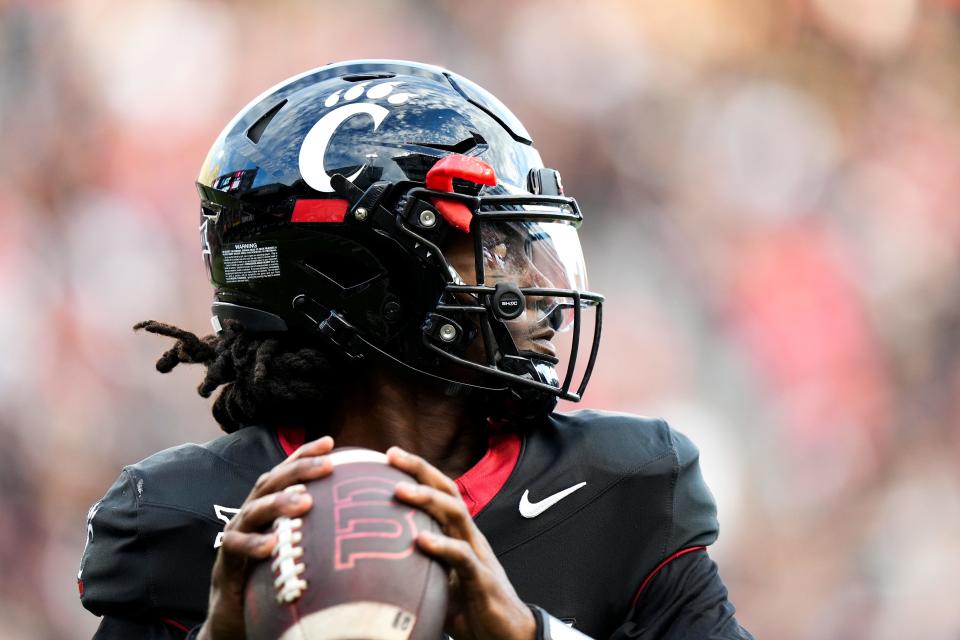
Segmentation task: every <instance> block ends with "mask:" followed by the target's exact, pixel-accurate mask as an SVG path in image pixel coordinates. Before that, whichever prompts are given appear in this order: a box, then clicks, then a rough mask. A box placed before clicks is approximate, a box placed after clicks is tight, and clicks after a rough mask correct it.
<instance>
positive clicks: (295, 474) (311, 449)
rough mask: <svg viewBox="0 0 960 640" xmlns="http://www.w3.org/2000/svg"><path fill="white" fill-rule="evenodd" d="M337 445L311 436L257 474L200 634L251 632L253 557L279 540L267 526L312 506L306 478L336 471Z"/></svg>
mask: <svg viewBox="0 0 960 640" xmlns="http://www.w3.org/2000/svg"><path fill="white" fill-rule="evenodd" d="M331 449H333V438H331V437H330V436H324V437H323V438H320V439H318V440H313V441H311V442H308V443H306V444H304V445H303V446H301V447H300V448H299V449H297V450H296V451H294V452H293V453H292V454H291V455H290V457H289V458H287V459H286V460H284V461H283V462H281V463H280V464H278V465H277V466H275V467H274V468H273V469H271V470H270V471H268V472H266V473H265V474H263V475H262V476H260V478H259V479H258V480H257V483H256V484H255V485H254V486H253V490H251V491H250V495H248V496H247V499H246V500H244V501H243V505H241V507H240V511H238V512H237V515H235V516H234V517H233V518H232V519H231V520H230V522H229V523H228V524H227V526H226V527H224V529H223V546H221V547H220V551H219V553H218V554H217V560H216V562H214V565H213V574H212V576H211V581H210V607H209V609H208V610H207V619H206V620H205V621H204V623H203V627H202V628H201V629H200V633H199V635H198V638H202V639H204V640H220V639H235V638H244V637H246V630H245V629H244V622H243V594H244V589H245V588H246V584H247V577H248V576H249V573H250V569H251V568H252V565H253V562H255V561H257V560H262V559H264V558H269V557H270V553H271V552H272V551H273V548H274V546H276V544H277V536H276V534H275V533H273V532H269V531H268V532H264V531H263V529H264V528H265V527H267V526H269V525H270V523H272V522H273V521H274V520H275V519H276V518H277V517H279V516H288V517H297V516H301V515H303V514H304V513H306V512H307V511H308V510H309V509H310V507H311V506H312V505H313V499H312V498H311V497H310V494H309V493H307V492H306V488H305V487H304V486H303V484H302V483H304V482H307V481H309V480H315V479H317V478H322V477H324V476H327V475H329V474H330V472H331V471H332V470H333V465H332V464H331V463H330V460H329V459H328V458H327V457H326V456H325V454H327V453H329V452H330V450H331Z"/></svg>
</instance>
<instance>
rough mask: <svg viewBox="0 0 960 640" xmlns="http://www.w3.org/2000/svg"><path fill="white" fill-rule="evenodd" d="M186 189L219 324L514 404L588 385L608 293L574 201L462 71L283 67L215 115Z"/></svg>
mask: <svg viewBox="0 0 960 640" xmlns="http://www.w3.org/2000/svg"><path fill="white" fill-rule="evenodd" d="M197 188H198V190H199V192H200V199H201V218H200V222H201V226H200V230H201V238H202V246H203V256H204V260H205V262H206V267H207V272H208V275H209V277H210V280H211V282H212V283H213V285H214V287H215V289H216V292H215V301H214V303H213V309H212V310H213V319H212V322H213V325H214V328H215V329H216V330H217V331H219V330H220V328H221V326H222V325H223V322H224V321H225V320H238V321H240V322H241V323H242V324H243V325H244V326H245V327H246V329H247V330H250V331H257V332H280V331H302V332H311V333H313V334H315V335H318V336H321V337H322V338H323V340H324V341H325V342H326V344H327V345H328V346H330V347H332V348H333V349H334V350H335V351H337V352H339V353H341V354H343V355H344V356H345V357H347V358H351V359H357V358H378V359H380V361H382V362H389V363H393V364H394V365H396V366H398V367H401V368H402V369H403V370H405V371H412V372H416V373H417V374H420V375H422V376H424V380H434V381H437V382H440V383H442V384H443V385H445V388H446V389H448V390H453V389H460V390H465V389H467V390H468V389H479V390H482V391H484V392H486V393H489V394H493V397H495V398H497V399H498V400H500V402H497V403H495V404H494V403H491V405H490V410H491V412H492V413H496V412H501V411H502V412H503V413H504V414H505V415H509V416H514V417H522V416H531V415H537V414H540V413H543V412H544V411H549V410H551V409H552V408H553V406H554V405H555V404H556V400H557V398H564V399H567V400H573V401H577V400H579V399H580V398H581V396H582V395H583V392H584V389H585V388H586V386H587V382H588V380H589V378H590V373H591V371H592V369H593V365H594V362H595V360H596V356H597V349H598V347H599V343H600V329H601V325H602V316H601V311H602V302H603V297H602V296H601V295H599V294H596V293H591V292H589V291H587V289H586V287H587V281H586V271H585V268H584V265H583V256H582V253H581V251H580V243H579V240H578V238H577V231H576V230H577V228H578V227H579V226H580V223H581V220H582V216H581V213H580V209H579V207H578V206H577V202H576V201H575V200H574V199H573V198H570V197H567V196H565V195H564V193H563V188H562V185H561V182H560V176H559V174H558V173H557V172H556V171H554V170H552V169H547V168H544V166H543V163H542V161H541V159H540V155H539V154H538V153H537V151H536V150H535V149H534V148H533V146H532V140H531V138H530V134H528V133H527V131H526V129H524V127H523V125H522V124H521V123H520V121H519V120H518V119H517V118H516V117H515V116H514V115H513V114H512V113H511V112H510V111H509V110H508V109H507V108H506V107H505V106H504V105H503V104H502V103H501V102H500V101H499V100H497V98H495V97H494V96H493V95H491V94H490V93H488V92H487V91H486V90H484V89H482V88H481V87H479V86H477V85H476V84H474V83H473V82H471V81H469V80H467V79H466V78H463V77H462V76H459V75H457V74H454V73H451V72H449V71H447V70H445V69H442V68H439V67H434V66H430V65H425V64H419V63H414V62H403V61H392V60H357V61H350V62H342V63H338V64H331V65H328V66H325V67H321V68H319V69H314V70H312V71H308V72H306V73H303V74H300V75H298V76H295V77H293V78H290V79H289V80H286V81H284V82H282V83H280V84H279V85H277V86H275V87H273V88H271V89H269V90H268V91H266V92H265V93H263V94H262V95H260V96H259V97H257V98H256V99H254V100H253V101H252V102H251V103H250V104H249V105H247V106H246V107H245V108H244V109H243V110H242V111H240V113H238V114H237V115H236V117H234V118H233V120H232V121H231V122H230V123H229V124H228V125H227V126H226V128H225V129H224V130H223V132H222V133H221V134H220V136H219V137H218V138H217V140H216V142H215V143H214V144H213V147H212V148H211V149H210V152H209V154H208V155H207V158H206V161H205V162H204V164H203V168H202V169H201V171H200V177H199V179H198V181H197ZM581 344H582V345H583V346H582V347H581Z"/></svg>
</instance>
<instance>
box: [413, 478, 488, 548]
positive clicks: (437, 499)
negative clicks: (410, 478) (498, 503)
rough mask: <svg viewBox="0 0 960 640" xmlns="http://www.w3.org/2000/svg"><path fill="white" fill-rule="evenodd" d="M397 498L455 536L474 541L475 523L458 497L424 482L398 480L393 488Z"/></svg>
mask: <svg viewBox="0 0 960 640" xmlns="http://www.w3.org/2000/svg"><path fill="white" fill-rule="evenodd" d="M395 495H396V497H397V499H398V500H400V501H401V502H405V503H407V504H409V505H412V506H415V507H417V508H419V509H420V510H422V511H424V512H425V513H426V514H427V515H429V516H430V517H432V518H433V519H434V520H436V521H437V522H439V523H440V526H441V527H442V528H443V530H444V531H445V532H446V533H447V534H449V535H452V536H454V537H456V538H460V539H463V540H467V541H468V542H470V543H472V542H473V541H474V538H475V536H474V533H475V531H476V525H475V524H474V522H473V518H471V517H470V513H469V512H468V511H467V506H466V505H465V504H464V503H463V500H461V499H460V498H459V497H454V496H451V495H450V494H448V493H444V492H443V491H440V490H439V489H434V488H433V487H428V486H427V485H424V484H412V483H410V482H399V483H397V488H396V490H395Z"/></svg>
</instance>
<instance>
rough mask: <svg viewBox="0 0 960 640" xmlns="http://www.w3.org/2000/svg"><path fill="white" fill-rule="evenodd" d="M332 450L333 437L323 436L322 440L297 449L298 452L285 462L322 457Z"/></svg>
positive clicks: (305, 444) (312, 441)
mask: <svg viewBox="0 0 960 640" xmlns="http://www.w3.org/2000/svg"><path fill="white" fill-rule="evenodd" d="M332 450H333V438H332V437H331V436H323V437H322V438H317V439H316V440H311V441H310V442H305V443H303V444H302V445H300V446H299V447H297V450H296V451H294V452H293V453H291V454H290V455H289V456H288V457H287V459H286V460H285V461H284V462H290V461H293V460H299V459H300V458H305V457H309V456H322V455H324V454H327V453H330V452H331V451H332Z"/></svg>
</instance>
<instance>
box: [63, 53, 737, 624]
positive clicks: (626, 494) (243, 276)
mask: <svg viewBox="0 0 960 640" xmlns="http://www.w3.org/2000/svg"><path fill="white" fill-rule="evenodd" d="M197 188H198V190H199V193H200V202H201V207H200V212H201V215H200V236H201V241H202V247H203V257H204V260H205V262H206V268H207V273H208V275H209V277H210V280H211V281H212V283H213V286H214V289H215V294H214V302H213V307H212V313H213V317H212V323H213V328H214V330H215V333H214V334H212V335H209V336H207V337H204V338H198V337H197V336H196V335H194V334H192V333H189V332H187V331H183V330H181V329H178V328H176V327H172V326H169V325H165V324H161V323H158V322H154V321H149V322H144V323H141V324H139V325H137V328H142V329H145V330H147V331H150V332H152V333H158V334H162V335H165V336H169V337H172V338H174V339H176V343H175V345H174V346H173V348H171V349H170V350H169V351H167V352H166V353H164V354H163V356H162V357H161V358H160V360H159V361H158V362H157V368H158V369H159V370H160V371H161V372H164V373H165V372H168V371H170V370H171V369H173V368H174V367H175V366H177V364H179V363H201V364H203V365H204V366H205V367H206V377H205V378H204V380H203V382H202V384H201V385H200V387H199V393H200V395H202V396H204V397H208V396H210V395H211V394H212V393H213V392H214V391H216V390H217V389H220V388H221V387H222V389H221V390H220V392H219V394H218V396H217V398H216V400H215V402H214V405H213V414H214V417H215V418H216V420H217V421H218V422H219V423H220V425H221V426H222V428H223V429H224V431H226V432H227V435H224V436H222V437H220V438H217V439H215V440H212V441H210V442H208V443H206V444H203V445H195V444H186V445H183V446H179V447H175V448H172V449H168V450H166V451H162V452H160V453H157V454H155V455H153V456H150V457H149V458H147V459H145V460H143V461H141V462H139V463H137V464H134V465H131V466H128V467H126V468H125V469H124V470H123V471H122V473H121V474H120V477H119V479H118V480H117V481H116V483H115V484H114V485H113V487H111V488H110V490H109V491H108V492H107V494H106V495H105V496H104V498H103V499H102V500H100V501H99V502H98V503H97V504H96V505H94V507H93V508H92V509H91V510H90V513H89V516H88V526H87V533H88V540H87V546H86V549H85V551H84V554H83V558H82V560H81V566H80V573H79V576H78V578H79V588H80V595H81V599H82V602H83V605H84V606H85V607H86V608H87V609H89V610H90V611H92V612H93V613H95V614H97V615H100V616H103V620H102V622H101V624H100V628H99V630H98V632H97V636H96V637H98V638H183V637H190V638H208V639H221V638H242V637H244V635H245V632H244V623H243V619H244V617H243V606H244V601H243V592H244V584H245V580H246V576H247V574H248V569H249V567H250V566H251V564H252V563H253V562H255V561H258V560H262V559H265V558H268V557H269V556H270V553H271V550H272V549H273V547H274V545H275V544H276V542H277V540H276V537H275V535H273V534H272V533H270V532H269V525H270V523H271V522H272V521H273V520H274V519H275V518H276V517H278V516H280V515H286V516H297V515H300V514H303V513H305V512H306V511H307V510H309V509H310V506H311V501H310V497H309V495H308V494H306V493H305V492H304V489H303V486H302V484H303V483H304V482H306V481H309V480H312V479H315V478H320V477H323V476H326V475H328V474H330V473H331V472H332V466H331V463H330V461H329V460H328V458H327V457H326V456H325V454H327V453H328V452H329V451H330V450H331V449H332V448H333V447H334V442H336V444H337V446H362V447H369V448H372V449H376V450H379V451H386V452H387V454H388V458H389V461H390V463H391V464H393V465H395V466H396V467H398V468H400V469H402V470H404V471H407V472H409V473H410V474H411V475H412V476H414V478H416V479H417V481H418V483H419V484H411V485H408V486H405V485H400V486H399V487H398V489H397V492H396V499H397V500H399V501H402V502H404V503H408V504H410V505H414V506H416V507H417V508H420V509H422V510H424V511H425V512H427V513H429V514H430V515H431V516H433V517H434V518H435V519H436V520H437V521H438V522H439V523H441V526H442V531H443V533H442V535H427V534H425V533H421V534H420V536H419V538H418V539H417V544H418V546H419V547H420V548H421V549H422V551H423V552H424V553H426V554H428V555H430V556H432V557H434V558H437V559H439V560H440V561H442V562H443V563H444V564H445V565H446V566H448V567H449V569H450V572H451V583H450V584H451V587H450V589H451V604H450V608H449V613H448V621H447V631H448V633H449V634H451V635H452V636H453V637H455V638H458V639H464V638H497V639H501V640H502V639H513V638H516V639H524V640H533V639H535V638H551V637H552V638H558V639H559V638H566V637H571V638H574V637H584V636H590V637H594V638H707V637H710V638H749V637H750V635H749V633H747V632H746V631H745V630H744V629H743V628H742V627H741V626H740V625H739V624H738V623H737V621H736V620H735V618H734V608H733V606H732V605H731V604H730V602H729V600H728V598H727V591H726V589H725V587H724V585H723V583H722V582H721V579H720V577H719V576H718V574H717V567H716V565H715V564H714V562H713V561H712V560H711V559H710V557H709V555H708V553H707V547H708V546H709V545H710V544H711V543H712V542H714V540H716V537H717V519H716V509H715V504H714V500H713V498H712V496H711V495H710V492H709V490H708V489H707V487H706V485H705V484H704V481H703V478H702V477H701V474H700V470H699V466H698V453H697V450H696V448H695V447H694V445H693V444H691V442H690V441H689V440H688V439H687V438H685V437H684V436H683V435H681V434H680V433H678V432H676V431H674V430H672V429H671V428H670V427H669V426H668V425H667V424H665V423H664V422H663V421H662V420H655V419H647V418H640V417H637V416H631V415H623V414H612V413H603V412H596V411H580V412H575V413H559V412H555V411H554V408H555V405H556V402H557V400H558V399H566V400H572V401H577V400H579V399H580V398H581V396H582V395H583V393H584V390H585V389H586V386H587V382H588V381H589V378H590V373H591V371H592V369H593V366H594V362H595V359H596V356H597V350H598V348H599V344H600V332H601V326H602V314H601V312H602V305H603V297H602V296H601V295H599V294H597V293H593V292H591V291H590V290H589V289H588V288H587V278H586V270H585V267H584V264H583V256H582V254H581V251H580V244H579V240H578V237H577V229H578V227H579V226H580V223H581V220H582V214H581V212H580V209H579V207H578V205H577V202H576V201H575V200H574V199H573V198H571V197H569V196H567V195H566V194H565V193H564V190H563V186H562V183H561V181H560V176H559V174H558V173H557V171H555V170H553V169H549V168H545V167H544V165H543V163H542V161H541V159H540V156H539V154H538V153H537V151H536V149H535V148H534V147H533V145H532V140H531V138H530V134H529V133H527V130H526V129H525V128H524V127H523V125H522V124H521V123H520V122H519V121H518V120H517V118H516V117H515V116H514V115H513V114H512V113H511V112H510V111H509V110H508V109H507V108H506V107H505V106H504V105H503V104H502V103H501V102H500V101H499V100H497V99H496V98H495V97H494V96H493V95H491V94H490V93H488V92H487V91H486V90H484V89H483V88H481V87H479V86H477V85H476V84H474V83H473V82H471V81H469V80H467V79H466V78H464V77H462V76H460V75H457V74H455V73H451V72H450V71H447V70H445V69H441V68H438V67H434V66H429V65H424V64H418V63H411V62H401V61H384V60H360V61H350V62H343V63H339V64H333V65H328V66H325V67H322V68H319V69H315V70H312V71H308V72H306V73H303V74H301V75H299V76H296V77H293V78H290V79H289V80H286V81H285V82H282V83H281V84H279V85H277V86H276V87H273V88H272V89H270V90H268V91H266V92H265V93H263V94H262V95H261V96H259V97H257V98H256V99H254V100H253V101H252V102H251V103H250V104H249V105H248V106H247V107H245V108H244V109H243V110H242V111H240V113H239V114H237V116H236V117H235V118H234V119H233V120H232V121H231V122H230V123H229V124H228V125H227V126H226V128H225V129H224V130H223V132H222V133H221V134H220V137H219V138H218V139H217V140H216V142H215V143H214V145H213V147H212V148H211V150H210V152H209V155H208V156H207V158H206V161H205V162H204V164H203V168H202V169H201V172H200V177H199V180H198V182H197Z"/></svg>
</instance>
